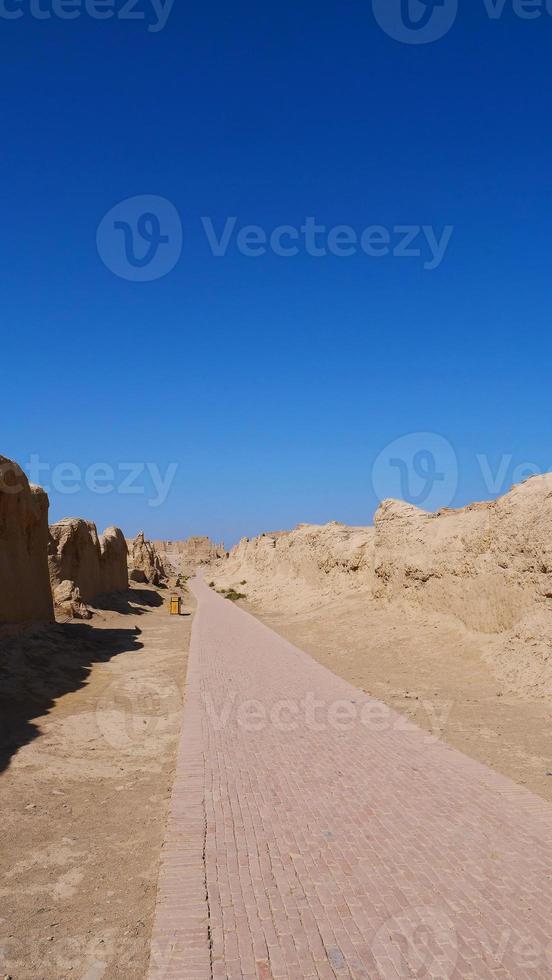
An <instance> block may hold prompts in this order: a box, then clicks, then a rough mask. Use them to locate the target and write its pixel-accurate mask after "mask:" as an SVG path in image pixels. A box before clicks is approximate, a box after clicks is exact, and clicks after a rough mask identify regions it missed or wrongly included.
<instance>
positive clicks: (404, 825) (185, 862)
mask: <svg viewBox="0 0 552 980" xmlns="http://www.w3.org/2000/svg"><path fill="white" fill-rule="evenodd" d="M192 589H193V591H194V593H195V595H196V596H197V599H198V603H199V605H198V611H197V614H196V618H195V622H194V626H193V634H192V649H191V656H190V665H189V673H188V688H187V700H186V706H185V710H184V717H183V726H182V740H181V745H180V753H179V758H178V765H177V772H176V778H175V783H174V790H173V796H172V803H171V809H170V817H169V824H168V828H167V837H166V843H165V847H164V850H163V860H162V867H161V874H160V882H159V894H158V905H157V914H156V923H155V929H154V936H153V942H152V959H151V968H150V978H151V980H161V978H163V980H174V978H179V980H210V978H224V980H237V978H244V980H253V978H259V980H270V978H275V980H276V978H307V977H318V978H334V977H338V978H340V977H370V978H385V980H387V978H390V980H391V978H392V980H397V977H418V978H426V977H427V978H443V980H449V978H461V977H462V978H463V977H473V978H477V980H484V978H495V980H496V978H512V977H513V978H514V980H519V978H525V977H527V978H532V980H536V978H547V980H550V977H552V938H551V936H552V932H551V928H550V924H551V921H552V916H551V913H552V849H551V846H552V807H551V806H550V805H549V804H546V803H544V802H543V801H542V800H540V799H539V798H537V797H535V796H533V795H532V794H531V793H529V792H527V791H526V790H524V789H522V788H520V787H517V786H516V785H514V784H513V783H512V782H510V781H509V780H507V779H505V778H504V777H502V776H500V775H498V774H497V773H495V772H493V771H492V770H490V769H487V768H486V767H485V766H482V765H480V764H479V763H477V762H474V761H473V760H471V759H468V758H467V757H465V756H463V755H461V754H460V753H459V752H457V751H456V750H454V749H451V748H449V747H448V746H446V745H445V744H444V743H442V742H439V741H437V740H434V739H432V738H431V737H430V736H428V735H427V734H426V733H424V732H422V731H420V730H419V729H417V728H414V727H413V726H412V725H410V724H409V723H406V722H405V719H404V718H402V716H400V715H397V714H395V713H394V712H393V711H391V710H390V709H388V708H386V707H385V706H384V705H382V704H381V703H380V702H377V701H374V700H373V699H372V698H370V697H369V696H368V695H366V694H364V693H362V692H361V691H359V690H357V689H356V688H354V687H352V686H351V685H349V684H348V683H346V682H345V681H342V680H340V679H339V678H337V677H336V676H334V675H333V674H332V673H330V672H329V671H328V670H326V669H325V668H324V667H322V666H321V665H319V664H317V663H315V661H313V660H312V659H311V658H310V657H309V656H307V655H306V654H305V653H303V652H301V651H300V650H298V649H297V648H296V647H294V646H292V645H291V644H290V643H288V642H286V641H285V640H283V639H282V638H281V637H279V636H277V635H276V634H275V633H273V632H272V631H271V630H269V629H267V628H266V627H265V626H263V625H262V624H261V623H259V622H258V621H257V620H255V619H254V618H253V617H251V616H249V615H248V614H247V613H245V612H243V611H242V610H241V609H239V608H237V607H235V606H234V605H233V604H232V603H231V602H229V601H228V600H226V599H223V598H221V597H220V596H218V595H216V594H215V593H214V592H212V591H211V590H210V589H209V588H208V587H207V586H206V585H205V584H204V583H203V582H201V581H199V580H198V579H196V580H194V582H193V583H192Z"/></svg>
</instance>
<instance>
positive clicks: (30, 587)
mask: <svg viewBox="0 0 552 980" xmlns="http://www.w3.org/2000/svg"><path fill="white" fill-rule="evenodd" d="M47 556H48V497H47V495H46V494H45V492H44V490H42V489H41V488H40V487H35V486H33V485H32V484H30V483H29V481H28V479H27V477H26V476H25V473H24V472H23V470H22V469H21V468H20V467H19V466H18V465H17V463H14V462H12V461H11V460H9V459H6V458H5V457H4V456H0V623H25V622H31V621H34V620H36V621H41V620H43V621H49V620H53V618H54V610H53V605H52V595H51V591H50V581H49V577H48V557H47Z"/></svg>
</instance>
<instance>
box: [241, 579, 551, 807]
mask: <svg viewBox="0 0 552 980" xmlns="http://www.w3.org/2000/svg"><path fill="white" fill-rule="evenodd" d="M244 588H245V589H246V587H244ZM241 604H242V605H243V606H244V608H245V609H247V610H248V611H249V612H252V613H253V614H254V615H256V616H257V617H258V618H259V619H261V620H262V621H263V622H264V623H266V625H267V626H270V627H271V628H272V629H273V630H275V631H276V632H277V633H280V634H281V635H282V636H284V637H285V638H286V639H288V640H290V641H291V642H292V643H294V644H295V645H296V646H298V647H300V648H301V649H303V650H305V651H306V652H307V653H310V654H311V656H312V657H314V658H315V660H318V661H319V662H320V663H322V664H324V665H325V666H326V667H329V668H330V670H332V671H334V673H336V674H338V675H339V676H340V677H343V678H345V680H348V681H350V682H351V683H352V684H354V685H355V686H357V687H360V688H362V689H363V690H365V691H368V692H369V693H371V694H373V695H374V696H375V697H377V698H379V699H380V700H381V701H384V702H385V703H386V704H388V705H390V706H391V707H393V708H395V709H396V710H397V711H400V712H401V713H403V714H405V715H406V716H408V717H409V718H412V719H413V720H414V721H415V722H416V723H417V724H418V725H420V726H421V727H422V728H424V729H426V730H431V731H432V732H434V733H435V734H436V735H438V736H439V737H441V738H443V739H444V740H445V741H446V742H449V743H450V744H451V745H453V746H455V748H458V749H460V751H462V752H464V753H465V754H466V755H468V756H471V757H472V758H474V759H477V760H478V761H480V762H484V763H486V764H487V765H489V766H491V767H493V768H494V769H496V770H498V771H499V772H501V773H503V774H504V775H506V776H509V777H510V778H511V779H513V780H514V781H515V782H516V783H519V784H521V785H523V786H526V787H527V788H528V789H531V790H532V791H533V792H534V793H537V794H538V795H540V796H541V797H543V798H544V799H547V800H552V716H551V714H550V706H549V704H548V703H547V701H546V700H545V699H543V698H541V699H535V700H531V699H528V698H523V699H522V698H517V697H515V696H513V695H512V694H510V693H508V694H506V693H505V692H504V691H503V690H502V685H501V682H500V680H499V679H498V672H497V673H495V671H494V670H493V666H492V665H493V658H494V656H495V655H496V653H497V650H498V644H499V643H500V640H499V639H497V638H496V637H492V636H484V635H482V634H475V633H473V632H470V631H468V630H467V629H465V628H464V627H463V626H462V625H461V624H460V623H459V622H458V621H457V620H455V619H453V618H452V617H450V618H447V617H443V616H440V615H431V614H427V613H418V612H416V611H415V610H409V609H406V608H400V607H397V606H396V605H388V606H385V605H382V604H378V603H376V602H374V601H373V600H372V599H371V598H370V596H369V595H368V593H364V592H354V593H351V594H350V595H348V596H340V597H339V598H337V599H335V601H326V602H324V603H323V604H318V605H311V607H310V608H309V609H306V610H302V611H299V612H296V611H294V612H292V611H290V610H286V609H285V608H284V607H282V606H281V607H280V608H279V609H278V610H275V609H274V608H270V607H267V606H266V605H260V604H258V603H256V604H252V603H249V602H242V603H241Z"/></svg>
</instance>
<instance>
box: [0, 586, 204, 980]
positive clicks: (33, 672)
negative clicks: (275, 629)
mask: <svg viewBox="0 0 552 980" xmlns="http://www.w3.org/2000/svg"><path fill="white" fill-rule="evenodd" d="M166 595H167V592H157V591H156V590H153V589H149V588H148V587H141V588H140V589H139V590H131V592H129V594H128V602H127V601H124V602H122V603H121V602H118V608H119V610H120V611H114V610H107V609H106V610H103V611H98V612H96V613H95V615H94V617H93V619H92V620H90V622H89V623H85V624H78V623H75V622H72V623H68V624H58V625H56V626H54V627H49V628H47V629H45V628H43V629H39V630H36V631H35V632H34V634H33V633H31V634H27V635H26V637H25V639H23V638H19V637H18V638H15V639H13V640H9V639H6V638H5V637H4V645H5V650H6V652H4V650H3V658H2V670H1V673H0V684H1V688H0V690H1V696H2V716H3V722H4V724H5V729H4V733H3V738H2V740H1V745H0V748H1V753H2V754H1V756H0V771H1V775H0V821H1V826H2V848H1V851H2V853H1V858H0V880H1V886H0V898H1V902H0V975H6V976H10V977H12V978H13V980H31V978H32V980H60V978H65V977H78V978H79V980H100V978H102V980H111V978H125V980H128V978H129V977H144V976H145V975H146V971H147V963H148V958H149V946H150V937H151V928H152V918H153V912H154V906H155V896H156V888H157V876H158V866H159V852H160V848H161V843H162V839H163V833H164V828H165V819H166V812H167V806H168V799H169V794H170V790H171V787H172V782H173V773H174V766H175V759H176V746H177V735H178V730H179V724H180V718H181V707H182V693H183V689H184V682H185V673H186V666H187V652H188V645H189V638H190V630H191V620H192V615H191V614H192V611H193V608H194V600H193V598H192V597H191V596H190V594H189V593H186V594H185V596H184V599H185V604H184V607H183V608H184V612H185V613H186V615H183V616H182V617H180V618H177V617H170V616H169V615H168V612H167V608H166V605H165V603H164V596H166ZM2 770H3V771H2Z"/></svg>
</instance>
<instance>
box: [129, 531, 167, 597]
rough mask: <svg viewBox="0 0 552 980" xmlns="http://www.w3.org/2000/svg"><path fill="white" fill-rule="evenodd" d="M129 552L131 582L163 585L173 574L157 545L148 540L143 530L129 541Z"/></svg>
mask: <svg viewBox="0 0 552 980" xmlns="http://www.w3.org/2000/svg"><path fill="white" fill-rule="evenodd" d="M128 554H129V558H128V560H129V568H130V572H129V578H130V581H131V582H149V584H150V585H161V584H162V583H163V582H164V581H165V580H166V579H167V578H169V577H170V576H171V574H172V569H170V568H168V567H166V566H165V563H164V561H163V558H162V557H161V555H159V554H158V552H157V549H156V547H155V545H154V544H153V543H152V542H151V541H146V539H145V537H144V532H143V531H139V532H138V534H137V535H136V537H135V538H134V539H133V540H131V541H129V542H128Z"/></svg>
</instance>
